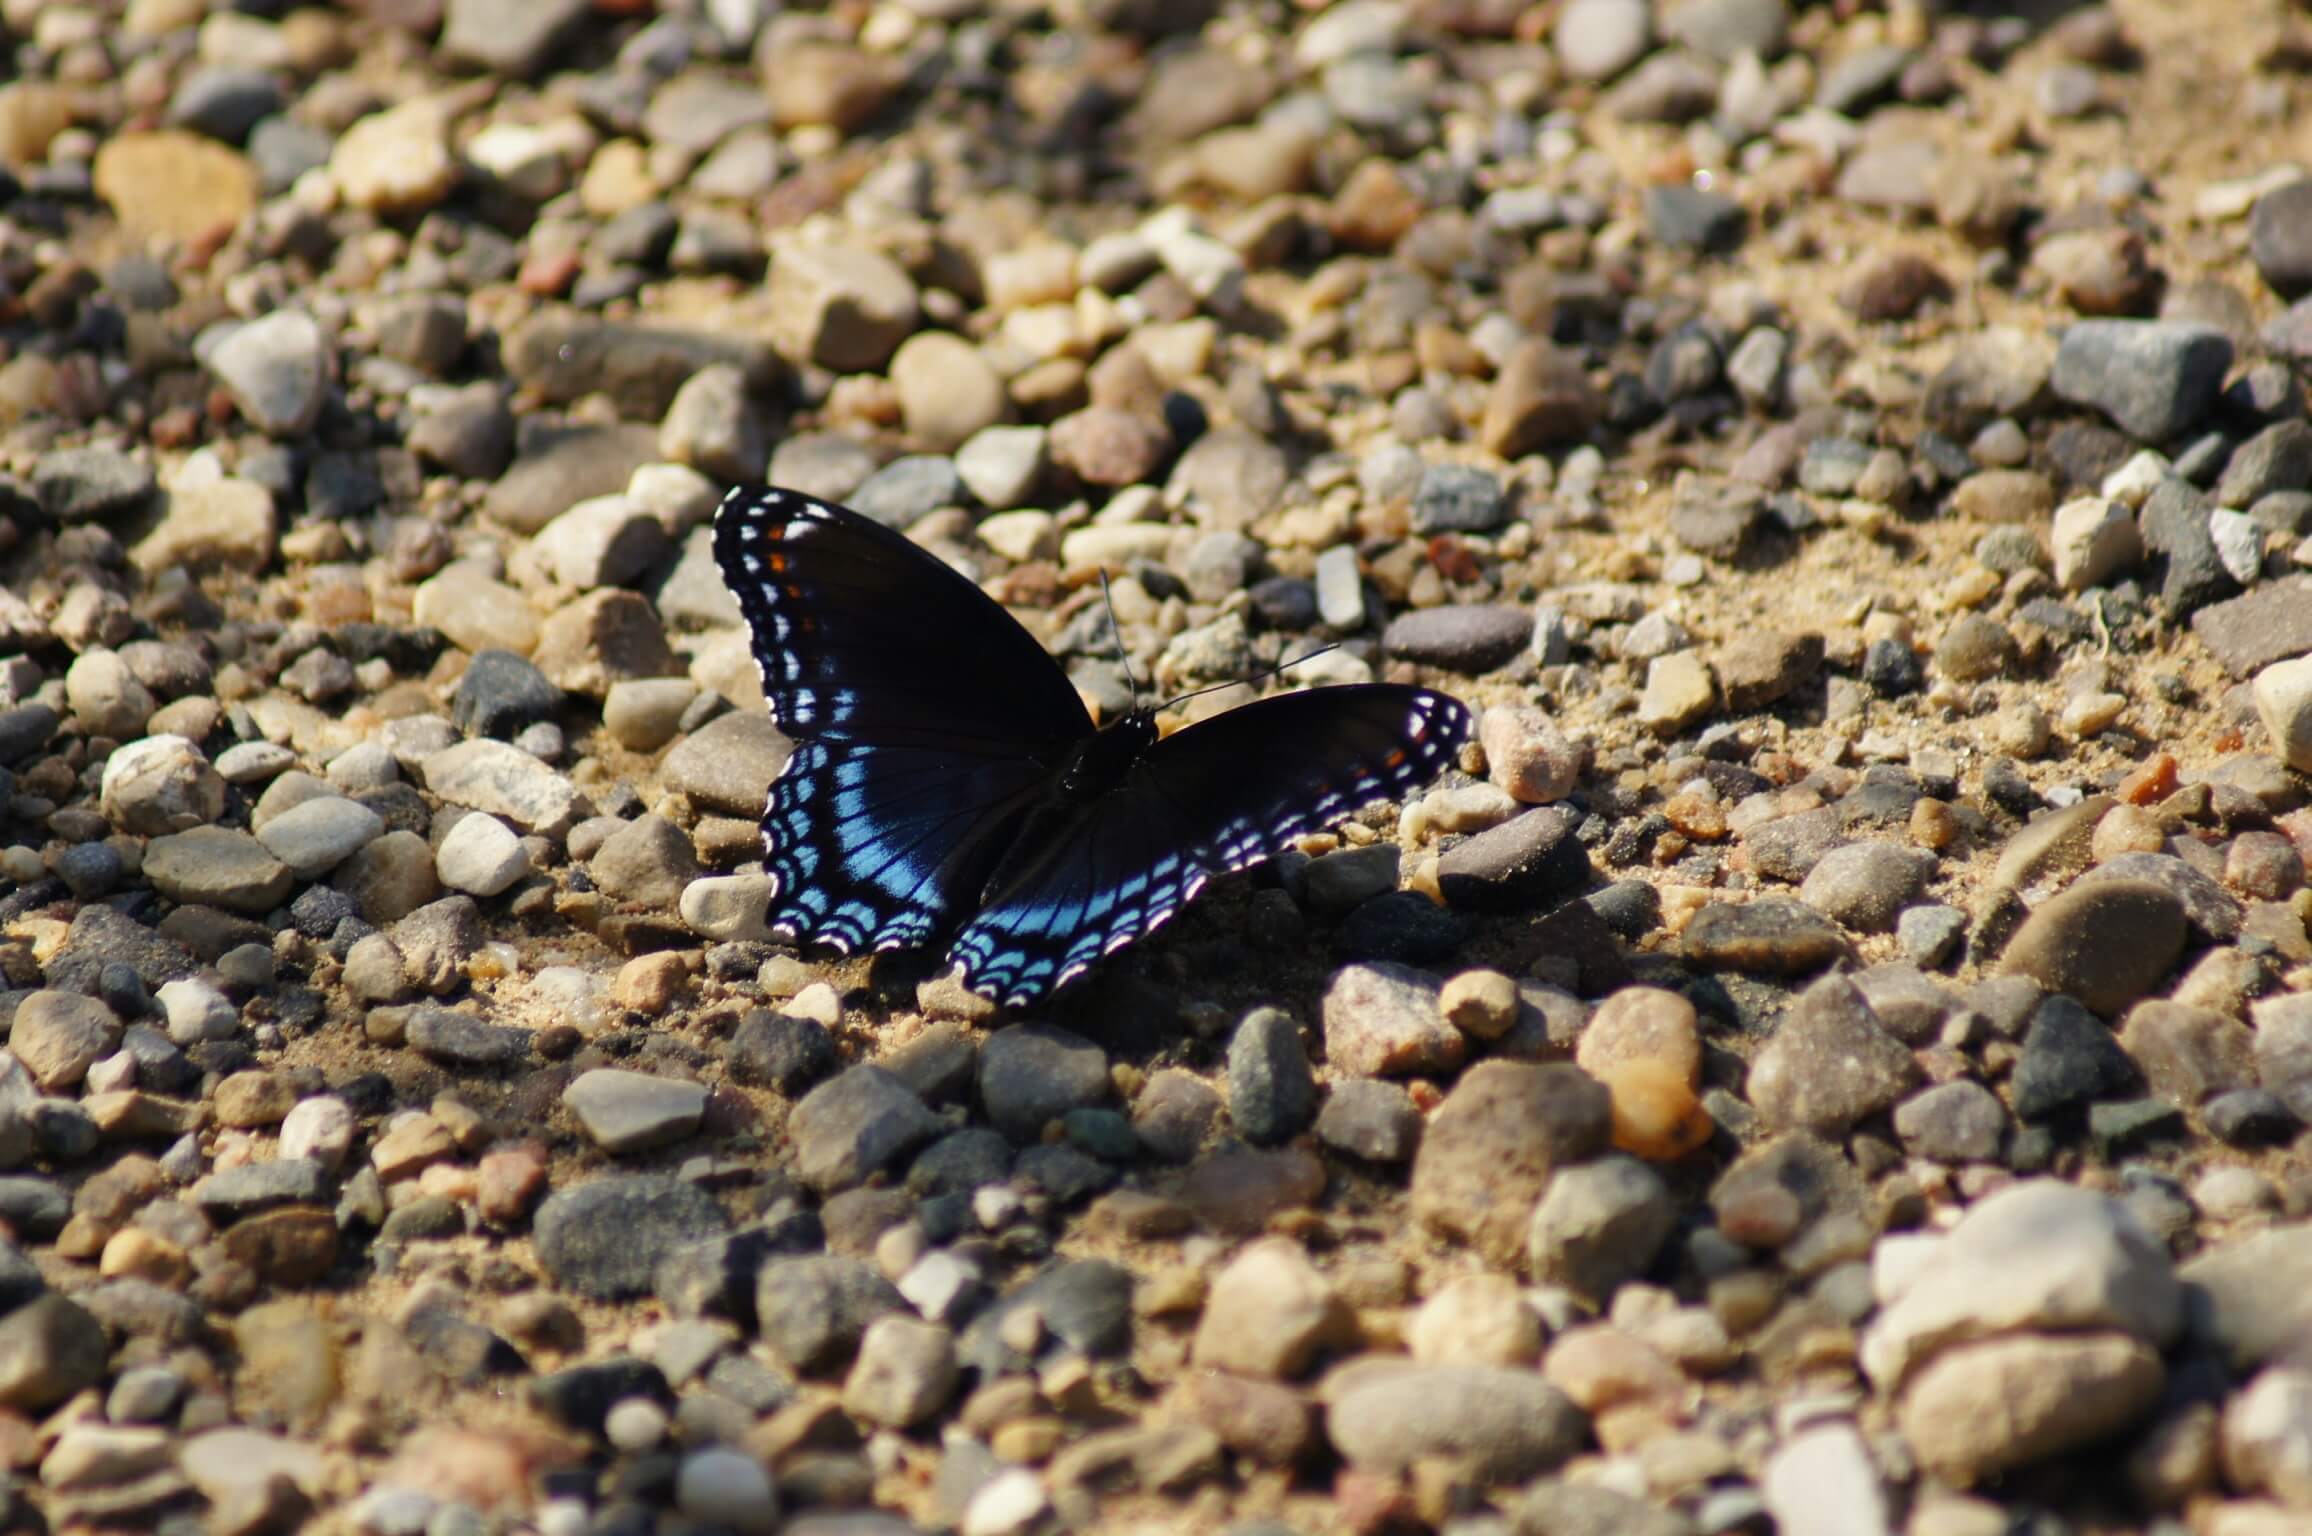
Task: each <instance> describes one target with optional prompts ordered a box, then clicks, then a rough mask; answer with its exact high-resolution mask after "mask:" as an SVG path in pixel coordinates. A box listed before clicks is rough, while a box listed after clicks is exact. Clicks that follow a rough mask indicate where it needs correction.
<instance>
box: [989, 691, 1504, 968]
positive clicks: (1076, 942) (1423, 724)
mask: <svg viewBox="0 0 2312 1536" xmlns="http://www.w3.org/2000/svg"><path fill="white" fill-rule="evenodd" d="M1468 732H1469V712H1468V710H1467V709H1466V708H1464V707H1463V706H1462V705H1461V704H1460V703H1458V702H1457V701H1455V700H1453V699H1451V698H1448V697H1446V696H1445V695H1444V694H1441V693H1435V692H1431V691H1430V690H1428V689H1422V688H1406V687H1400V686H1396V685H1393V684H1364V685H1356V686H1349V687H1338V688H1319V689H1311V690H1307V691H1305V692H1300V693H1290V694H1285V695H1282V696H1280V697H1277V698H1271V699H1263V700H1260V701H1257V702H1255V703H1252V704H1248V705H1245V706H1244V707H1242V708H1240V709H1234V710H1231V711H1229V712H1228V713H1226V714H1224V715H1219V716H1216V717H1214V718H1212V719H1210V720H1206V721H1204V722H1202V723H1200V724H1197V725H1194V726H1190V727H1188V728H1187V729H1185V730H1181V731H1176V732H1174V733H1173V734H1172V735H1170V736H1168V737H1165V738H1164V739H1163V740H1162V741H1159V742H1157V743H1156V744H1155V746H1154V747H1152V748H1150V749H1149V751H1148V753H1147V754H1146V755H1145V756H1144V757H1143V758H1142V759H1141V760H1140V762H1139V763H1138V764H1137V765H1136V766H1135V767H1134V768H1133V770H1132V771H1131V773H1130V774H1129V775H1128V776H1127V778H1126V780H1125V782H1124V783H1123V784H1122V785H1121V786H1119V787H1118V788H1117V789H1115V790H1114V791H1112V792H1111V793H1109V794H1108V795H1106V796H1104V797H1103V798H1102V799H1101V800H1100V801H1099V802H1098V803H1097V804H1096V805H1094V806H1093V807H1091V808H1090V809H1089V810H1087V811H1086V812H1085V814H1084V815H1083V816H1082V817H1081V818H1079V820H1078V821H1077V822H1076V823H1075V824H1074V825H1073V826H1072V827H1071V828H1070V829H1069V833H1068V836H1067V837H1066V838H1065V839H1064V840H1061V841H1056V842H1055V844H1054V846H1052V847H1051V848H1049V849H1048V850H1043V851H1041V855H1040V857H1037V858H1036V859H1034V860H1033V861H1032V862H1030V863H1028V864H1027V865H1026V866H1025V867H1023V868H1022V869H1021V870H1020V872H1019V874H1018V876H1017V878H1016V879H1014V880H1012V881H1011V882H1010V883H1009V885H1008V886H1007V887H1006V888H1005V889H1003V890H1001V891H996V892H991V893H990V894H989V897H988V900H987V903H986V905H985V906H984V907H983V908H982V909H981V910H980V912H979V913H978V915H977V916H975V917H973V918H972V919H971V920H970V921H969V922H968V923H966V924H965V925H964V927H963V929H962V931H961V932H960V933H959V934H957V936H956V939H955V943H954V946H953V948H952V950H951V953H952V955H953V957H954V958H955V960H956V961H957V963H958V964H959V965H960V966H961V967H962V968H963V970H964V973H965V976H966V978H967V980H968V981H969V982H970V984H971V985H972V986H974V987H975V988H977V989H979V990H982V991H985V992H988V993H990V994H991V995H993V996H997V997H1000V998H1004V999H1006V1000H1025V999H1026V998H1031V997H1033V996H1035V995H1037V994H1039V993H1041V992H1043V991H1045V990H1048V989H1049V988H1052V987H1057V986H1061V985H1064V984H1065V983H1066V982H1067V981H1068V980H1069V979H1071V978H1072V977H1074V976H1075V975H1077V974H1079V973H1080V972H1082V971H1083V970H1084V969H1085V968H1086V967H1088V966H1090V965H1091V964H1092V962H1093V961H1095V960H1097V959H1099V958H1100V957H1101V956H1102V955H1104V954H1107V953H1109V952H1111V951H1112V950H1115V949H1117V948H1120V947H1121V946H1122V945H1124V944H1127V943H1129V942H1131V941H1132V940H1134V939H1137V938H1139V937H1140V936H1142V935H1143V934H1146V933H1148V932H1150V931H1152V930H1153V929H1155V928H1157V927H1158V926H1160V925H1161V924H1163V923H1164V922H1165V921H1167V920H1168V919H1170V918H1171V916H1172V915H1173V914H1174V913H1175V912H1177V911H1178V910H1179V909H1180V907H1181V906H1183V905H1184V904H1186V903H1187V902H1188V901H1189V900H1190V899H1191V898H1192V897H1194V896H1195V895H1196V893H1197V892H1198V891H1199V890H1200V889H1202V888H1203V886H1204V884H1205V882H1206V881H1207V880H1209V879H1210V878H1211V877H1212V876H1214V875H1216V874H1220V873H1223V872H1225V871H1229V870H1237V869H1243V868H1246V867H1247V866H1249V865H1252V864H1256V863H1259V862H1260V861H1261V860H1263V859H1267V858H1270V857H1272V856H1273V855H1275V854H1276V853H1277V852H1278V851H1279V850H1281V849H1282V848H1284V847H1285V846H1286V845H1287V844H1289V843H1290V842H1291V841H1292V840H1293V839H1294V838H1296V837H1300V836H1302V835H1303V834H1305V833H1308V832H1311V831H1314V830H1316V829H1318V828H1320V827H1323V826H1325V825H1327V824H1329V823H1330V822H1332V821H1335V820H1337V819H1338V818H1340V817H1341V816H1343V815H1345V814H1347V813H1348V812H1349V811H1352V810H1355V809H1356V808H1357V807H1358V806H1361V805H1364V804H1366V803H1367V802H1369V801H1372V800H1376V799H1381V798H1384V797H1390V796H1395V795H1399V794H1402V793H1404V792H1405V791H1406V790H1408V789H1410V788H1412V787H1414V786H1416V785H1420V784H1425V783H1427V782H1428V781H1429V780H1431V779H1433V778H1435V777H1436V776H1437V775H1438V774H1439V773H1440V772H1442V771H1443V770H1444V769H1445V768H1446V767H1447V766H1449V765H1450V764H1451V762H1452V761H1453V757H1454V754H1455V753H1456V752H1457V751H1458V750H1459V748H1460V745H1461V742H1462V740H1463V739H1464V738H1465V737H1466V736H1467V735H1468Z"/></svg>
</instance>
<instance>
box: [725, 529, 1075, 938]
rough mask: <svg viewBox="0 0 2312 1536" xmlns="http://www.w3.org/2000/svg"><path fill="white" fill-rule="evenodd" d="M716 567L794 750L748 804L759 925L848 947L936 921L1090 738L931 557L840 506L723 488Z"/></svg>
mask: <svg viewBox="0 0 2312 1536" xmlns="http://www.w3.org/2000/svg"><path fill="white" fill-rule="evenodd" d="M714 549H715V561H716V563H717V565H719V566H720V567H721V569H722V573H723V579H724V580H725V581H726V582H728V583H729V585H730V588H731V590H732V592H733V593H735V594H736V595H737V597H738V600H739V609H740V612H741V613H742V614H744V615H745V617H746V621H747V625H748V628H749V629H750V630H751V631H752V636H753V644H754V654H755V661H756V663H757V665H758V666H759V667H760V668H761V671H762V677H763V693H764V696H765V697H766V698H767V699H768V700H769V703H770V710H771V718H772V719H773V721H775V722H776V723H777V725H778V727H779V729H780V730H781V731H782V732H784V733H785V734H786V735H787V736H788V738H789V739H790V740H792V741H793V743H794V751H793V754H792V755H791V756H790V757H789V758H788V760H787V763H786V766H785V767H784V768H783V769H782V770H781V771H780V773H779V776H778V777H777V778H776V779H775V780H773V781H772V784H771V794H770V802H769V805H768V806H767V807H766V808H765V810H764V813H763V843H764V849H765V855H766V857H765V868H766V870H767V872H768V873H769V875H770V878H771V883H772V895H771V902H770V910H769V920H770V923H771V925H772V927H773V928H774V929H777V930H779V931H782V932H785V933H788V934H790V935H792V936H793V937H795V938H798V939H802V940H807V941H811V942H816V943H824V944H828V945H831V946H833V947H834V948H836V949H838V950H842V951H844V952H846V953H848V952H850V951H852V950H857V949H870V948H873V949H890V948H896V947H899V946H901V945H910V944H921V943H925V942H928V941H930V940H932V939H933V938H935V937H938V936H939V935H941V934H944V933H947V932H949V931H951V930H952V929H953V928H954V926H955V924H956V923H957V922H958V921H960V920H961V919H962V918H963V917H964V916H966V915H968V912H969V910H970V908H971V907H972V906H974V905H975V904H976V902H977V901H978V898H979V893H980V889H981V885H982V883H983V882H984V880H985V877H986V873H987V871H988V870H989V869H991V868H993V867H994V864H995V862H996V860H997V859H998V858H1000V857H1001V855H1002V853H1003V851H1004V849H1005V847H1006V846H1007V845H1008V841H1009V836H1010V834H1011V833H1012V832H1013V831H1015V830H1016V828H1017V826H1018V824H1019V822H1020V819H1021V818H1022V817H1023V816H1024V814H1025V812H1026V810H1027V808H1028V807H1029V806H1030V805H1032V804H1033V803H1034V801H1035V800H1036V799H1037V797H1038V796H1039V794H1040V793H1041V792H1042V790H1043V787H1044V786H1045V784H1046V783H1047V782H1048V779H1049V776H1050V773H1051V768H1050V760H1051V758H1052V756H1053V754H1054V753H1055V752H1060V751H1064V750H1065V749H1066V747H1067V746H1068V745H1070V744H1072V743H1073V742H1074V741H1076V740H1078V739H1080V738H1082V737H1084V736H1087V735H1089V734H1090V733H1091V731H1092V722H1091V719H1090V717H1089V716H1087V715H1086V714H1085V712H1084V707H1083V704H1082V702H1081V701H1080V700H1079V699H1078V698H1077V697H1076V693H1075V689H1074V687H1073V686H1072V685H1071V684H1070V683H1069V682H1068V680H1067V676H1066V674H1065V673H1064V672H1062V671H1061V669H1060V666H1059V664H1058V663H1057V662H1055V661H1054V660H1053V659H1052V658H1051V657H1050V656H1049V655H1048V654H1047V653H1046V652H1045V651H1044V649H1043V647H1042V646H1041V645H1039V644H1038V643H1037V642H1036V639H1035V637H1034V636H1032V635H1030V634H1029V633H1028V632H1027V631H1026V630H1024V629H1022V628H1021V627H1020V626H1019V624H1018V623H1016V622H1015V621H1014V620H1013V619H1012V617H1011V615H1009V614H1008V613H1006V612H1004V610H1003V608H1002V606H1001V605H999V604H998V603H996V602H995V601H994V600H993V599H991V598H989V597H988V596H987V595H986V594H985V593H983V592H981V591H980V590H979V589H978V588H977V587H975V586H974V585H972V583H971V582H969V581H967V580H965V579H964V578H963V577H962V576H960V575H958V574H957V573H956V572H954V571H952V570H950V569H949V568H948V567H947V565H946V564H945V563H944V562H942V561H941V560H940V559H939V558H938V557H936V556H935V555H933V554H931V553H930V552H929V551H927V550H924V549H922V548H920V547H918V546H917V545H915V544H913V543H910V542H909V541H908V540H907V539H905V538H904V537H902V536H901V535H899V534H897V533H894V532H892V531H891V530H890V529H887V528H885V527H883V526H882V525H881V524H879V523H875V522H873V521H871V520H869V519H867V518H864V517H861V516H860V515H859V514H857V513H855V512H852V511H849V510H848V509H846V508H843V507H838V506H834V505H831V504H830V503H827V502H823V501H818V500H815V499H814V498H811V497H808V496H803V495H799V494H797V493H795V492H792V491H783V490H778V489H775V488H759V487H758V488H745V487H742V488H741V489H739V490H736V491H733V492H732V493H731V494H730V495H729V496H728V497H726V498H725V499H724V501H723V504H722V507H721V509H720V510H719V511H718V512H717V513H716V514H715V536H714Z"/></svg>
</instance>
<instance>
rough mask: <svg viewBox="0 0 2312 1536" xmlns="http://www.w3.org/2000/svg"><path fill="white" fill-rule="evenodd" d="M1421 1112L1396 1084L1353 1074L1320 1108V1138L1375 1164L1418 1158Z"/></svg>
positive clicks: (1318, 1134)
mask: <svg viewBox="0 0 2312 1536" xmlns="http://www.w3.org/2000/svg"><path fill="white" fill-rule="evenodd" d="M1421 1125H1422V1121H1421V1111H1420V1109H1419V1108H1418V1107H1417V1106H1416V1105H1415V1104H1414V1102H1413V1096H1412V1095H1411V1094H1409V1093H1407V1092H1406V1091H1405V1090H1404V1089H1403V1088H1400V1087H1399V1086H1397V1085H1396V1084H1395V1083H1386V1082H1381V1081H1378V1080H1376V1079H1373V1078H1365V1077H1353V1078H1349V1079H1347V1080H1346V1081H1343V1082H1341V1083H1338V1084H1336V1085H1335V1086H1334V1088H1333V1090H1332V1092H1331V1093H1330V1094H1328V1095H1327V1096H1326V1098H1325V1103H1324V1108H1323V1109H1321V1110H1319V1111H1318V1113H1317V1126H1316V1129H1317V1139H1318V1140H1319V1141H1321V1142H1323V1143H1324V1144H1325V1145H1326V1146H1328V1147H1331V1148H1333V1149H1334V1150H1336V1151H1340V1152H1345V1153H1347V1154H1348V1155H1350V1156H1351V1157H1356V1158H1361V1159H1363V1160H1364V1161H1366V1162H1370V1163H1384V1164H1395V1163H1403V1162H1409V1161H1411V1160H1412V1156H1413V1151H1414V1148H1415V1147H1416V1146H1418V1145H1419V1143H1420V1139H1421Z"/></svg>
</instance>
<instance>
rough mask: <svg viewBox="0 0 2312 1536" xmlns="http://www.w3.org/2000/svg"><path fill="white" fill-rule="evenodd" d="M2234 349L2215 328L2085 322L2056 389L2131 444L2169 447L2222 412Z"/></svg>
mask: <svg viewBox="0 0 2312 1536" xmlns="http://www.w3.org/2000/svg"><path fill="white" fill-rule="evenodd" d="M2231 362H2232V343H2231V341H2230V339H2229V338H2228V337H2226V336H2225V335H2224V333H2223V332H2221V331H2219V330H2215V329H2213V328H2212V327H2208V326H2204V325H2197V324H2193V323H2189V322H2183V321H2166V320H2083V321H2081V322H2080V323H2078V324H2077V325H2074V326H2072V327H2071V329H2069V330H2068V331H2066V332H2064V334H2063V340H2062V342H2061V343H2060V344H2059V346H2058V347H2057V350H2056V354H2055V366H2054V369H2053V371H2052V373H2051V374H2050V375H2049V383H2050V385H2051V386H2052V387H2053V389H2054V391H2055V393H2056V394H2057V395H2058V396H2060V397H2062V398H2063V399H2065V400H2068V401H2071V402H2072V403H2074V404H2077V405H2084V406H2089V407H2092V408H2094V409H2096V410H2099V411H2101V412H2103V413H2104V415H2105V416H2107V417H2108V418H2110V420H2111V421H2112V423H2113V424H2114V425H2115V426H2117V427H2119V428H2120V430H2122V431H2124V432H2126V433H2127V434H2128V435H2129V436H2131V437H2134V438H2137V439H2138V440H2140V441H2143V442H2147V443H2164V442H2167V441H2170V440H2171V439H2173V438H2176V437H2179V436H2181V435H2182V434H2183V433H2184V432H2185V431H2187V430H2189V429H2190V428H2192V427H2193V426H2196V425H2197V424H2198V423H2199V422H2200V420H2201V419H2202V418H2203V417H2205V416H2206V414H2207V412H2208V410H2209V408H2210V407H2212V406H2213V405H2214V404H2215V399H2216V395H2217V393H2218V391H2219V390H2220V389H2221V388H2222V387H2223V381H2224V374H2225V372H2226V370H2228V369H2229V368H2230V367H2231Z"/></svg>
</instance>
